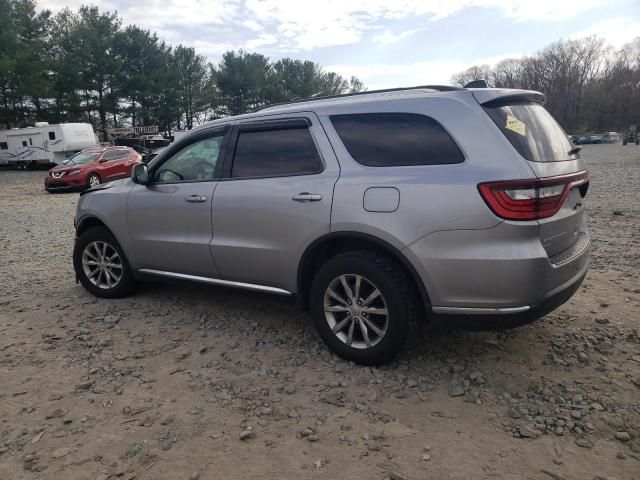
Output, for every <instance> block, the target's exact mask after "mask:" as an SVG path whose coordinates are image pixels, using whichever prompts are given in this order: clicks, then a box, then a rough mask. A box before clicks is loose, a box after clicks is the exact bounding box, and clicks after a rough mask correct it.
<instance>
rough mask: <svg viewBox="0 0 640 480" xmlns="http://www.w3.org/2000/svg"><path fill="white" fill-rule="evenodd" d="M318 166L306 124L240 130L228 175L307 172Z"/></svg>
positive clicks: (270, 174)
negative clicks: (304, 125) (282, 127)
mask: <svg viewBox="0 0 640 480" xmlns="http://www.w3.org/2000/svg"><path fill="white" fill-rule="evenodd" d="M321 170H322V162H321V161H320V156H319V155H318V151H317V149H316V145H315V143H314V142H313V138H311V133H310V132H309V130H308V129H307V128H287V129H282V130H261V131H254V132H251V131H246V132H243V131H241V132H240V133H239V134H238V142H237V143H236V153H235V156H234V159H233V167H232V170H231V176H232V177H266V176H281V175H307V174H311V173H318V172H320V171H321Z"/></svg>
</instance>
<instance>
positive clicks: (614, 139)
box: [602, 132, 620, 143]
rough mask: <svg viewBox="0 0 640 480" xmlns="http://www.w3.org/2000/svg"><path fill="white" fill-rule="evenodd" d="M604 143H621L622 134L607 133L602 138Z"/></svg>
mask: <svg viewBox="0 0 640 480" xmlns="http://www.w3.org/2000/svg"><path fill="white" fill-rule="evenodd" d="M602 141H603V142H604V143H618V142H619V141H620V134H619V133H618V132H607V133H605V134H604V135H603V136H602Z"/></svg>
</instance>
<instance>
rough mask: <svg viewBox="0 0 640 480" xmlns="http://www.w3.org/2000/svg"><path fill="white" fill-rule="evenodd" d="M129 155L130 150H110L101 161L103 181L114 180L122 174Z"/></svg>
mask: <svg viewBox="0 0 640 480" xmlns="http://www.w3.org/2000/svg"><path fill="white" fill-rule="evenodd" d="M128 156H129V151H128V150H124V149H122V150H108V151H106V152H105V153H104V154H103V155H102V158H101V159H100V160H99V161H100V173H101V177H102V180H103V181H107V180H113V179H115V178H118V176H121V174H122V170H123V165H124V163H125V162H126V160H127V157H128Z"/></svg>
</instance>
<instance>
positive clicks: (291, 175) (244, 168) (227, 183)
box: [213, 113, 339, 291]
mask: <svg viewBox="0 0 640 480" xmlns="http://www.w3.org/2000/svg"><path fill="white" fill-rule="evenodd" d="M229 144H230V152H229V155H228V156H227V158H226V159H225V166H224V172H223V178H222V179H221V180H220V182H219V184H218V186H217V188H216V191H215V194H214V200H213V256H214V260H215V262H216V266H217V267H218V269H219V271H220V274H221V276H222V277H223V278H225V279H228V280H233V281H241V282H245V283H252V284H259V285H267V286H273V287H278V288H283V289H285V290H288V291H295V290H296V278H297V269H298V262H299V260H300V257H301V256H302V253H303V252H304V250H305V249H306V247H307V246H309V244H310V243H311V242H313V240H315V239H316V238H318V237H320V236H321V235H323V234H326V233H329V230H330V221H331V201H332V196H333V187H334V184H335V183H336V180H337V179H338V175H339V167H338V162H337V160H336V158H335V155H334V154H333V151H332V150H331V147H330V145H329V143H328V141H327V139H326V136H325V134H324V131H323V130H322V127H321V126H320V123H319V121H318V119H317V117H316V116H315V115H314V114H311V113H300V114H295V115H294V116H293V117H289V118H282V116H268V117H262V118H261V119H260V120H256V119H251V120H247V121H241V122H238V124H237V125H236V126H235V127H234V129H233V134H232V137H231V140H230V142H229Z"/></svg>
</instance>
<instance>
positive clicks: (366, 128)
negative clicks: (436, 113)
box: [331, 112, 464, 167]
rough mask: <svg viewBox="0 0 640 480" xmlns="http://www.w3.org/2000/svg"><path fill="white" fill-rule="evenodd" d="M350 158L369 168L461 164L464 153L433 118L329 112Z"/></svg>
mask: <svg viewBox="0 0 640 480" xmlns="http://www.w3.org/2000/svg"><path fill="white" fill-rule="evenodd" d="M331 122H332V123H333V126H334V128H335V129H336V132H338V135H339V136H340V140H342V143H343V144H344V146H345V147H346V149H347V151H348V152H349V154H350V155H351V156H352V157H353V159H354V160H355V161H356V162H358V163H361V164H362V165H367V166H369V167H399V166H409V165H443V164H449V163H461V162H463V161H464V155H463V154H462V152H461V151H460V149H459V148H458V146H457V145H456V143H455V142H454V141H453V139H452V138H451V137H450V136H449V134H448V133H447V132H446V131H445V130H444V128H443V127H442V125H440V124H439V123H438V122H437V121H435V120H434V119H433V118H430V117H426V116H424V115H418V114H415V113H395V112H389V113H358V114H350V115H332V116H331Z"/></svg>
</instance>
